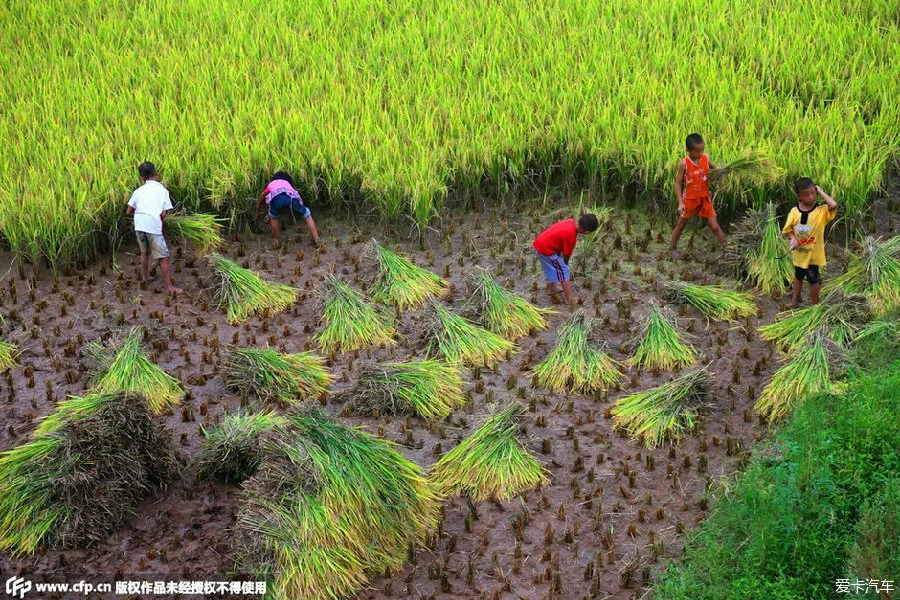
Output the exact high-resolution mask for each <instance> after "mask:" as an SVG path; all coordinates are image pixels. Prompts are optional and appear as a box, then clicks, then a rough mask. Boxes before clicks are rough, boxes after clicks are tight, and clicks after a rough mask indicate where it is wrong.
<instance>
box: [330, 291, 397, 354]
mask: <svg viewBox="0 0 900 600" xmlns="http://www.w3.org/2000/svg"><path fill="white" fill-rule="evenodd" d="M322 295H323V298H324V304H325V311H324V315H323V316H322V323H323V327H322V332H321V333H320V334H319V336H318V340H319V344H321V345H322V350H324V351H325V352H331V351H332V350H335V351H340V350H343V351H345V352H347V351H353V350H362V349H365V348H372V347H376V346H381V345H393V344H395V343H396V340H395V337H396V335H397V330H396V329H395V328H394V325H393V324H392V323H391V318H390V316H389V315H387V314H385V313H384V312H382V311H380V310H378V309H377V308H376V307H374V306H371V305H369V304H366V301H365V299H364V298H363V297H362V295H361V294H360V293H359V292H357V291H356V290H354V289H353V288H351V287H350V286H349V285H347V284H346V283H344V282H342V281H340V280H338V279H337V278H336V277H334V275H331V274H329V275H326V277H325V281H324V282H323V293H322Z"/></svg>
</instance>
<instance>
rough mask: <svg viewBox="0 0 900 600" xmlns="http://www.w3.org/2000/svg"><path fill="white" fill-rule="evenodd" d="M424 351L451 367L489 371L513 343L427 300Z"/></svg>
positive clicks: (510, 350) (511, 347) (511, 349)
mask: <svg viewBox="0 0 900 600" xmlns="http://www.w3.org/2000/svg"><path fill="white" fill-rule="evenodd" d="M423 329H424V331H425V339H426V347H425V350H426V352H427V353H428V354H429V355H431V356H435V357H439V358H443V359H444V360H446V361H447V362H449V363H452V364H466V365H469V366H478V367H488V368H493V367H494V366H496V365H497V363H499V362H501V361H503V360H504V359H505V358H506V356H507V353H509V352H512V351H513V350H514V349H515V344H513V343H512V342H510V341H508V340H505V339H503V338H502V337H500V336H498V335H496V334H494V333H491V332H490V331H488V330H487V329H482V328H481V327H478V326H477V325H475V324H474V323H472V322H470V321H468V320H466V319H464V318H463V317H461V316H459V315H457V314H455V313H453V312H451V311H450V310H449V309H448V308H446V307H444V306H442V305H441V304H440V303H439V302H437V301H436V300H433V299H432V300H431V301H430V303H429V307H428V314H427V316H426V323H425V324H424V326H423Z"/></svg>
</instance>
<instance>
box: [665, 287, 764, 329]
mask: <svg viewBox="0 0 900 600" xmlns="http://www.w3.org/2000/svg"><path fill="white" fill-rule="evenodd" d="M666 292H667V298H668V299H669V300H671V301H672V302H678V303H682V304H685V303H686V304H690V305H691V306H693V307H694V308H696V309H697V310H699V311H700V312H702V313H703V314H704V315H706V317H707V318H708V319H724V320H728V321H732V320H735V319H738V318H741V317H750V316H753V315H755V314H756V311H757V308H756V303H755V302H754V301H753V296H751V295H750V294H745V293H743V292H736V291H734V290H729V289H727V288H724V287H722V286H719V285H694V284H691V283H684V282H681V281H670V282H668V283H667V284H666Z"/></svg>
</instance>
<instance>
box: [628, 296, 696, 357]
mask: <svg viewBox="0 0 900 600" xmlns="http://www.w3.org/2000/svg"><path fill="white" fill-rule="evenodd" d="M695 362H697V353H696V351H695V350H694V349H693V348H692V347H691V345H690V344H689V343H688V342H687V341H686V340H685V339H684V336H683V334H682V333H681V332H680V331H679V330H678V324H677V322H676V321H675V317H674V316H673V315H671V314H668V311H666V310H665V309H663V308H662V307H660V306H659V305H658V304H657V303H656V302H651V303H650V309H649V311H648V313H647V321H646V323H645V324H644V330H643V331H642V332H641V341H640V343H639V344H638V347H637V349H636V350H635V352H634V356H633V357H632V358H631V359H630V360H629V361H628V364H630V365H634V366H636V367H639V368H641V369H663V370H666V371H669V370H672V369H675V368H679V369H680V368H683V367H689V366H691V365H693V364H694V363H695Z"/></svg>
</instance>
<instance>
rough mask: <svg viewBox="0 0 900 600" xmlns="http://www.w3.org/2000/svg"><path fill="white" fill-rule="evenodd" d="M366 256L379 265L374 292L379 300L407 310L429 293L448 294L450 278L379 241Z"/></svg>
mask: <svg viewBox="0 0 900 600" xmlns="http://www.w3.org/2000/svg"><path fill="white" fill-rule="evenodd" d="M366 256H367V257H368V259H369V260H370V261H372V262H374V263H375V266H376V268H377V273H376V274H375V281H374V287H373V291H372V299H373V300H375V301H376V302H384V303H385V304H393V305H394V306H396V307H397V308H399V309H400V310H405V309H407V308H412V307H414V306H419V305H421V304H422V303H423V302H425V300H426V299H427V298H428V297H429V296H436V297H441V296H443V295H445V294H446V293H447V282H446V281H444V280H443V279H441V278H440V277H438V276H437V275H435V274H434V273H432V272H431V271H428V270H427V269H423V268H422V267H418V266H416V265H415V264H413V263H412V261H410V260H409V259H408V258H405V257H403V256H400V255H399V254H397V253H396V252H392V251H391V250H388V249H387V248H385V247H384V246H382V245H381V244H379V243H378V242H377V241H375V240H372V242H371V243H370V244H369V247H368V248H367V249H366Z"/></svg>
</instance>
